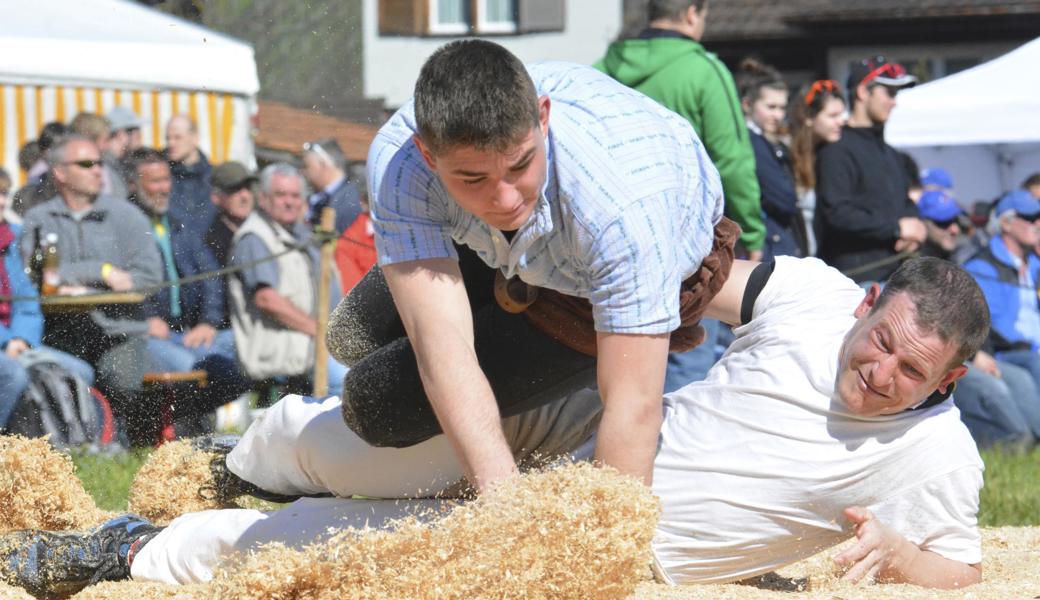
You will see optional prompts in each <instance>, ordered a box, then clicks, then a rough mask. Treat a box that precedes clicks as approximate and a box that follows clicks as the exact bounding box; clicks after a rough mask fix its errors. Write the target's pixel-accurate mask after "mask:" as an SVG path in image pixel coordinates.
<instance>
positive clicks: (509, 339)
mask: <svg viewBox="0 0 1040 600" xmlns="http://www.w3.org/2000/svg"><path fill="white" fill-rule="evenodd" d="M456 249H457V250H458V253H459V268H460V270H461V271H462V279H463V282H464V284H465V286H466V292H467V294H468V295H469V301H470V308H471V309H472V311H473V334H474V346H475V351H476V354H477V360H478V362H479V364H480V367H481V369H482V370H483V371H484V374H485V375H486V376H487V378H488V382H489V383H490V384H491V389H492V391H493V392H494V394H495V399H496V400H497V401H498V407H499V410H500V411H501V413H502V416H503V417H508V416H512V415H516V414H519V413H521V412H524V411H527V410H530V409H532V408H535V407H538V406H541V405H543V404H547V403H549V402H552V401H553V400H557V399H559V398H561V397H563V396H564V395H566V394H569V393H571V392H574V391H576V390H578V389H581V388H582V387H586V386H589V385H591V384H593V383H594V382H595V377H596V369H595V367H596V359H595V358H593V357H591V356H587V355H585V354H581V353H579V352H576V351H574V350H571V349H570V348H567V347H566V346H564V345H562V344H560V343H559V342H557V341H555V340H553V339H552V338H550V337H549V336H547V335H546V334H544V333H542V332H541V331H538V330H537V329H535V328H534V327H533V326H531V325H530V324H529V323H528V322H527V319H526V318H525V317H524V316H523V315H516V314H510V313H507V312H505V311H504V310H502V309H501V308H500V307H499V306H498V304H497V303H496V302H495V299H494V291H493V285H494V279H495V271H494V270H493V269H491V268H489V267H488V266H487V265H486V264H485V263H484V262H483V261H481V260H480V258H479V257H478V256H477V255H476V254H474V253H473V252H472V251H471V250H469V249H467V248H463V247H457V248H456ZM328 339H329V350H330V352H331V353H332V355H333V356H334V357H336V359H337V360H339V361H340V362H342V363H343V364H346V365H347V366H349V367H350V368H351V369H350V372H349V373H348V374H347V377H346V379H345V381H344V384H343V416H344V420H345V421H346V422H347V425H348V426H349V427H350V428H351V429H352V430H354V432H355V433H357V434H358V435H359V436H360V437H361V438H362V439H364V440H365V441H366V442H368V443H370V444H372V445H374V446H393V447H398V448H401V447H406V446H411V445H413V444H417V443H419V442H421V441H423V440H426V439H428V438H430V437H433V436H434V435H437V434H438V433H441V428H440V425H439V424H438V422H437V417H436V415H434V413H433V409H432V407H431V406H430V401H429V400H428V399H427V397H426V392H425V391H424V390H423V385H422V380H421V379H420V378H419V369H418V366H417V365H416V359H415V353H414V351H413V350H412V345H411V342H409V340H408V337H407V336H406V334H405V330H404V325H403V324H402V323H401V318H400V316H399V315H398V314H397V310H396V308H395V307H394V303H393V299H392V298H391V296H390V290H389V288H388V287H387V285H386V279H385V278H384V277H383V273H382V271H381V270H380V269H379V267H378V266H376V267H373V268H372V270H371V271H369V273H368V274H367V275H366V276H365V277H364V278H363V279H362V280H361V281H360V282H359V283H358V284H357V286H355V287H354V289H353V290H351V292H350V295H349V296H347V297H346V298H345V299H344V300H343V302H341V303H340V305H339V306H338V307H337V308H336V310H335V311H334V312H333V313H332V316H331V318H330V321H329V332H328Z"/></svg>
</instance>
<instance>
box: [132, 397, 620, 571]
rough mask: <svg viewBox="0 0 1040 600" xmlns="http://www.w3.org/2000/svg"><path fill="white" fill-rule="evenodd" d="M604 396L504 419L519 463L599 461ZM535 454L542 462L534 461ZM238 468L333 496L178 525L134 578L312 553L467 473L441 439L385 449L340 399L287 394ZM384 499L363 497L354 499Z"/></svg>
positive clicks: (415, 506)
mask: <svg viewBox="0 0 1040 600" xmlns="http://www.w3.org/2000/svg"><path fill="white" fill-rule="evenodd" d="M601 410H602V409H601V405H600V400H599V395H598V394H597V393H596V392H594V391H592V390H582V391H579V392H576V393H574V394H571V395H570V396H567V397H566V398H563V399H561V400H557V401H556V402H554V403H552V404H547V405H545V406H543V407H541V408H538V409H535V410H532V411H529V412H526V413H524V414H521V415H517V416H515V417H510V418H508V419H504V420H503V421H502V427H503V430H504V431H505V435H506V440H507V441H508V442H509V444H510V446H511V447H512V448H513V452H514V456H516V457H517V462H518V463H521V464H523V463H524V462H525V461H529V460H531V459H532V458H534V457H537V456H541V457H553V456H560V455H564V454H566V455H570V456H572V457H573V458H575V459H577V460H584V459H588V458H590V457H591V456H592V453H593V449H594V446H595V438H594V435H595V431H596V427H597V426H598V424H599V418H600V414H601ZM532 455H533V456H532ZM227 464H228V468H230V469H231V471H232V472H234V473H235V474H236V475H238V476H240V477H242V478H243V479H245V480H246V481H249V482H251V483H253V484H255V485H258V486H259V487H261V488H263V489H265V490H268V491H271V492H276V493H279V494H320V493H325V492H331V493H333V494H335V495H336V496H340V497H339V498H303V499H301V500H298V501H296V502H294V503H292V504H290V505H289V506H287V507H285V508H283V509H281V510H277V511H273V512H261V511H257V510H245V509H232V510H210V511H204V512H199V513H190V514H186V515H183V516H181V517H179V518H177V519H175V520H174V521H173V522H172V523H171V524H170V525H169V527H167V528H166V529H164V530H163V531H162V532H161V533H159V535H157V536H156V537H155V538H153V539H152V540H151V541H149V542H148V543H147V544H146V545H145V546H144V548H142V549H141V551H140V553H139V554H138V555H137V557H136V558H135V559H134V563H133V566H132V568H131V573H132V576H133V578H134V579H137V580H143V581H159V582H163V583H173V584H186V583H197V582H205V581H209V580H210V579H212V577H213V572H214V570H215V569H216V568H217V567H219V566H220V564H221V562H222V561H224V560H225V559H226V558H227V557H228V556H230V555H232V554H235V553H237V552H243V551H248V550H251V549H255V548H257V547H258V546H260V545H262V544H266V543H270V542H281V543H283V544H285V545H287V546H290V547H297V548H298V547H302V546H304V545H306V544H310V543H313V542H316V541H320V540H325V539H328V538H329V537H331V536H332V535H333V534H335V533H336V532H337V531H338V530H341V529H344V528H348V527H365V526H369V527H381V526H383V525H384V524H385V523H387V522H388V521H390V520H393V519H397V518H400V517H403V516H405V515H409V514H413V513H418V512H421V511H422V509H425V508H433V507H438V506H441V505H445V504H451V503H452V501H451V500H438V499H433V498H432V496H434V495H438V494H441V495H443V496H448V497H450V496H451V495H452V494H453V493H456V492H457V491H458V490H461V489H462V487H461V483H460V481H461V480H462V477H463V476H462V468H461V467H460V465H459V463H458V460H457V459H456V458H455V454H454V452H453V451H452V448H451V444H450V443H449V442H448V440H447V438H445V437H444V435H438V436H435V437H433V438H430V439H429V440H426V441H425V442H422V443H420V444H416V445H415V446H411V447H409V448H376V447H373V446H370V445H368V444H367V443H366V442H364V441H363V440H361V438H359V437H358V436H357V435H356V434H354V432H353V431H351V430H350V428H348V427H347V426H346V424H345V423H344V422H343V418H342V416H341V413H340V401H339V398H336V397H332V398H328V399H326V400H324V401H320V400H316V399H313V398H309V397H305V396H286V397H285V398H282V400H280V401H279V402H278V403H277V404H275V405H274V406H272V407H271V408H269V409H268V410H267V411H266V412H264V414H263V415H262V416H261V417H260V418H259V419H257V420H256V421H254V422H253V424H252V425H251V426H250V427H249V429H248V430H247V431H246V433H245V435H244V436H243V437H242V440H241V442H240V443H239V444H238V446H237V447H236V448H235V449H234V450H233V451H232V452H231V454H229V455H228V460H227ZM355 495H357V496H367V497H371V498H384V499H383V500H355V499H349V497H350V496H355Z"/></svg>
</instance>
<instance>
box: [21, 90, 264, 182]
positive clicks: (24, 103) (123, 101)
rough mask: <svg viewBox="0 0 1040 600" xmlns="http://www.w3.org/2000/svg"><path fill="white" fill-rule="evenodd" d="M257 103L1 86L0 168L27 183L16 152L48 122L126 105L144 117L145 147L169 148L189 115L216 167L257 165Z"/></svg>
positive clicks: (210, 95)
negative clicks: (177, 125)
mask: <svg viewBox="0 0 1040 600" xmlns="http://www.w3.org/2000/svg"><path fill="white" fill-rule="evenodd" d="M252 103H253V100H251V99H250V98H247V97H245V96H240V95H236V94H229V93H218V92H206V91H185V90H140V89H111V88H100V87H82V86H78V87H73V86H61V85H54V86H50V85H19V84H6V85H4V84H0V165H3V167H4V168H5V169H7V172H8V173H11V175H12V177H13V178H14V179H15V184H16V186H21V185H24V184H25V179H26V174H25V173H24V172H23V171H21V169H20V168H19V166H18V151H19V150H20V149H21V148H22V146H24V145H25V143H26V142H28V141H30V140H33V139H36V137H37V136H38V135H39V132H40V130H41V129H42V128H43V126H44V125H45V124H46V123H49V122H51V121H62V122H65V123H68V122H69V121H71V120H72V118H73V117H75V116H76V115H77V114H78V113H80V112H83V111H87V112H93V113H97V114H101V115H104V114H106V113H108V111H110V110H111V109H112V108H113V107H116V106H125V107H127V108H130V109H132V110H133V111H134V112H135V113H137V114H138V115H139V116H141V117H142V118H143V119H144V120H145V121H147V123H146V125H145V126H144V127H143V128H142V131H141V133H142V137H143V143H144V144H145V145H146V146H151V147H153V148H157V149H159V148H162V147H163V146H165V127H166V122H167V121H168V120H169V119H170V117H172V116H174V115H176V114H186V115H189V116H190V117H191V118H192V119H193V120H194V121H195V122H196V123H197V124H198V127H199V145H200V147H201V149H202V151H203V152H205V153H206V155H207V156H208V157H209V159H210V162H211V163H213V164H214V165H217V164H220V163H222V162H225V161H227V160H230V159H234V160H239V161H242V162H244V163H245V164H247V165H251V164H252V162H253V160H254V159H253V145H252V123H251V121H250V118H251V116H252V113H253V112H254V111H255V107H254V106H253V105H252Z"/></svg>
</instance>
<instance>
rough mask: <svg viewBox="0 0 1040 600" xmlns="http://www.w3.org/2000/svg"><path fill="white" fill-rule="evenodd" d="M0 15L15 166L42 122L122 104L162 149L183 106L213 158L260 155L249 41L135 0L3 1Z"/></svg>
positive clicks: (5, 122)
mask: <svg viewBox="0 0 1040 600" xmlns="http://www.w3.org/2000/svg"><path fill="white" fill-rule="evenodd" d="M0 13H2V14H3V15H4V18H3V19H0V127H2V130H0V165H2V166H4V167H5V168H6V169H7V170H8V171H9V172H10V173H12V174H17V173H19V169H18V162H17V154H18V149H19V148H21V146H22V145H23V144H24V143H25V142H26V141H28V140H32V139H34V138H35V137H36V135H37V134H38V132H39V130H40V128H41V127H42V125H43V124H44V123H47V122H49V121H53V120H59V121H66V122H67V121H68V120H70V119H71V118H72V117H73V116H74V115H75V114H76V113H78V112H80V111H91V112H98V113H102V114H104V113H107V112H108V111H109V110H110V109H111V108H112V107H114V106H117V105H122V106H126V107H128V108H131V109H133V110H134V111H135V112H136V113H137V114H139V115H141V116H142V117H143V118H144V119H146V120H147V121H148V124H147V125H146V127H144V128H143V131H142V133H143V134H144V135H143V138H144V142H145V143H146V144H148V145H151V146H155V147H160V146H162V145H163V130H162V128H163V126H164V125H165V122H166V120H167V119H169V117H170V116H172V115H174V114H176V113H185V114H189V115H191V116H192V117H193V118H194V119H195V121H196V122H197V123H198V125H199V133H200V145H201V146H202V149H203V151H204V152H206V154H207V155H209V157H210V159H211V161H212V162H215V163H216V162H222V161H224V160H227V159H229V158H234V159H237V160H242V161H245V162H247V164H248V163H251V162H252V161H253V145H252V138H251V130H252V123H251V117H252V116H253V115H254V114H255V113H256V94H257V92H258V91H259V88H260V84H259V80H258V78H257V72H256V61H255V59H254V57H253V49H252V47H251V46H250V45H248V44H246V43H244V42H240V41H237V40H235V39H232V38H230V37H227V36H224V35H222V34H220V33H217V32H215V31H212V30H209V29H206V28H204V27H200V26H198V25H195V24H193V23H189V22H187V21H184V20H182V19H178V18H176V17H172V16H169V15H166V14H164V13H161V12H158V11H155V10H152V9H150V8H147V7H145V6H142V5H141V4H138V3H136V2H131V1H129V0H33V1H32V2H26V1H24V0H0ZM20 178H24V174H22V175H21V177H16V180H18V179H20ZM17 183H19V182H18V181H16V184H17Z"/></svg>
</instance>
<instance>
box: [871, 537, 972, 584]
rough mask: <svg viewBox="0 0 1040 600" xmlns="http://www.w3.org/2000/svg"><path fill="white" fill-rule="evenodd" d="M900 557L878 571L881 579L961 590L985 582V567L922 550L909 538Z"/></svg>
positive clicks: (904, 542) (901, 549) (905, 541)
mask: <svg viewBox="0 0 1040 600" xmlns="http://www.w3.org/2000/svg"><path fill="white" fill-rule="evenodd" d="M903 544H905V545H904V546H903V547H902V548H900V551H899V556H900V558H899V559H898V560H896V561H893V564H892V565H891V566H889V567H888V568H887V569H884V570H882V571H881V572H880V573H879V574H878V579H879V580H880V581H885V582H890V583H909V584H913V585H919V586H921V587H926V588H937V589H944V590H952V589H959V588H963V587H967V586H969V585H974V584H976V583H979V582H980V581H982V567H981V566H980V565H968V564H965V563H962V562H958V561H955V560H950V559H948V558H944V557H942V556H939V555H938V554H935V553H934V552H928V551H925V550H921V549H920V548H918V547H917V546H915V545H914V544H912V543H910V542H909V541H907V540H903Z"/></svg>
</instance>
